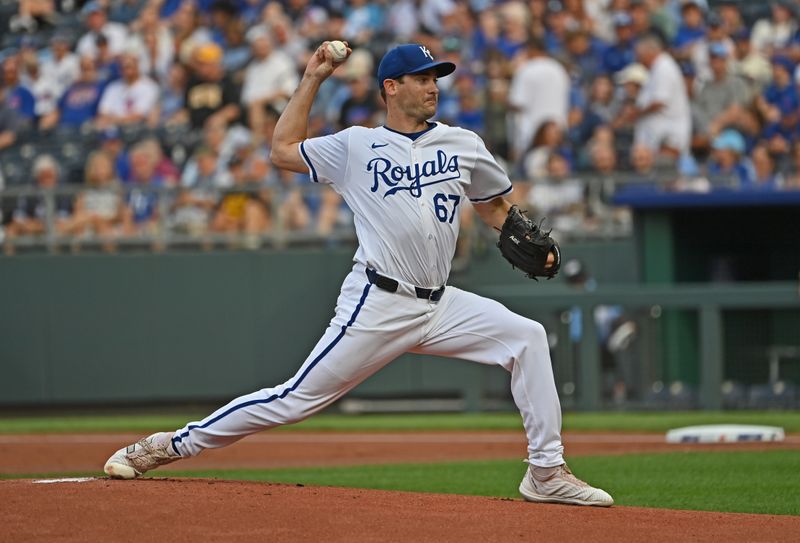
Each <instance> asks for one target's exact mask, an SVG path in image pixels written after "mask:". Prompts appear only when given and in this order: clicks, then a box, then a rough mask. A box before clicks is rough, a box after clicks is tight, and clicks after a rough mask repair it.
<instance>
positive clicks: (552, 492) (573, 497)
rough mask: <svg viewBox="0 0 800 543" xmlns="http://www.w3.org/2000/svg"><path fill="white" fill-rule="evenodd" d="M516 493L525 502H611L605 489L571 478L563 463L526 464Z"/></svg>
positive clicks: (589, 503) (606, 505) (583, 503)
mask: <svg viewBox="0 0 800 543" xmlns="http://www.w3.org/2000/svg"><path fill="white" fill-rule="evenodd" d="M519 493H520V494H522V496H523V497H524V498H525V499H526V500H527V501H529V502H543V503H567V504H572V505H597V506H600V507H609V506H611V505H612V504H613V503H614V498H612V497H611V496H610V495H609V494H608V493H607V492H606V491H605V490H601V489H599V488H594V487H593V486H591V485H589V484H588V483H585V482H583V481H581V480H580V479H578V478H577V477H575V476H574V475H573V474H572V472H571V471H570V470H569V467H567V465H566V464H561V465H560V466H556V467H553V468H540V467H537V466H533V465H531V466H529V467H528V470H527V471H526V472H525V477H523V479H522V482H521V483H520V484H519Z"/></svg>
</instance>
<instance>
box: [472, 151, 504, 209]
mask: <svg viewBox="0 0 800 543" xmlns="http://www.w3.org/2000/svg"><path fill="white" fill-rule="evenodd" d="M475 140H476V141H475V145H476V148H475V153H476V155H477V156H476V159H475V167H474V168H473V169H472V176H471V182H470V184H469V187H468V188H467V190H466V194H467V197H468V198H469V199H470V201H472V202H475V203H480V202H488V201H489V200H492V199H494V198H497V197H498V196H502V195H504V194H508V193H509V192H511V180H510V179H509V178H508V174H506V172H505V170H503V168H502V167H500V165H499V164H498V163H497V161H496V160H495V159H494V157H493V156H492V155H491V153H489V150H488V149H486V145H484V143H483V140H482V139H481V138H479V137H477V136H475Z"/></svg>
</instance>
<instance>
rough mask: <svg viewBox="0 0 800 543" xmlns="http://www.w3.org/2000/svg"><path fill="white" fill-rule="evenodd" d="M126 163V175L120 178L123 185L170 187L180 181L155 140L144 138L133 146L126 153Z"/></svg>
mask: <svg viewBox="0 0 800 543" xmlns="http://www.w3.org/2000/svg"><path fill="white" fill-rule="evenodd" d="M128 162H129V165H130V168H129V171H128V175H127V176H126V177H122V178H121V179H122V181H123V182H124V183H132V184H150V185H153V186H155V187H170V186H175V185H177V184H178V181H179V179H180V172H179V171H178V169H177V168H176V167H175V165H174V164H173V163H172V161H171V160H170V159H169V158H167V157H166V156H164V152H163V150H162V149H161V144H160V143H159V142H158V140H157V139H155V138H145V139H143V140H140V141H139V142H137V143H136V144H134V145H133V146H132V147H131V149H130V150H129V151H128Z"/></svg>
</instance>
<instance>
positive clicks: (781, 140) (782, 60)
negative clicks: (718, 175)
mask: <svg viewBox="0 0 800 543" xmlns="http://www.w3.org/2000/svg"><path fill="white" fill-rule="evenodd" d="M793 74H794V65H793V64H792V61H791V60H789V59H788V58H787V57H782V56H776V57H774V58H773V59H772V84H770V85H769V86H768V87H767V88H766V89H764V91H763V92H762V94H761V95H760V96H757V97H756V100H755V104H756V108H757V109H758V111H759V113H760V114H761V116H762V118H764V119H765V120H766V123H765V124H766V126H765V128H764V133H763V135H762V138H763V139H765V140H766V141H767V144H768V145H769V150H770V152H771V153H773V154H782V155H786V154H788V153H789V151H790V149H791V146H792V143H793V142H794V141H795V140H796V139H797V124H798V108H800V95H798V92H797V87H796V86H795V84H794V77H793Z"/></svg>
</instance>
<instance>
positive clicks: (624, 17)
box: [611, 11, 633, 26]
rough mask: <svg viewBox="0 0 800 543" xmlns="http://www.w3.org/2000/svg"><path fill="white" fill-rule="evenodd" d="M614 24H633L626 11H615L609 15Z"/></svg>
mask: <svg viewBox="0 0 800 543" xmlns="http://www.w3.org/2000/svg"><path fill="white" fill-rule="evenodd" d="M611 20H612V21H613V23H614V26H630V25H632V24H633V17H631V16H630V14H628V12H626V11H617V12H615V13H614V15H612V16H611Z"/></svg>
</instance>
